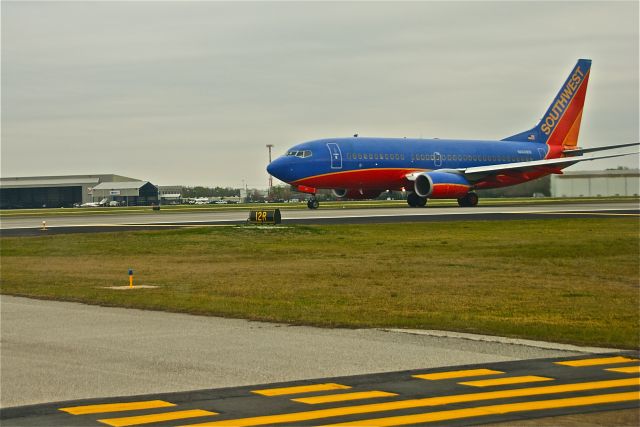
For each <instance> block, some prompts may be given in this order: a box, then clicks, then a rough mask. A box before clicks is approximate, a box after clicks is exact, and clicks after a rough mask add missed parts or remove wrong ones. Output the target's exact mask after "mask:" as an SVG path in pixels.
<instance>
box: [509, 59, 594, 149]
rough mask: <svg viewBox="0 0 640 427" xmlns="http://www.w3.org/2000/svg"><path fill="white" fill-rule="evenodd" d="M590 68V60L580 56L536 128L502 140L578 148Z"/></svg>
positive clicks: (561, 147) (562, 147)
mask: <svg viewBox="0 0 640 427" xmlns="http://www.w3.org/2000/svg"><path fill="white" fill-rule="evenodd" d="M590 69H591V60H590V59H579V60H578V63H577V64H576V66H575V67H574V68H573V70H572V71H571V73H570V74H569V77H568V78H567V80H566V81H565V82H564V84H563V85H562V87H561V88H560V92H558V94H557V95H556V97H555V98H554V99H553V102H551V105H550V106H549V108H548V109H547V112H546V113H545V114H544V116H542V120H540V122H539V123H538V124H537V125H536V127H534V128H533V129H530V130H528V131H526V132H522V133H519V134H516V135H513V136H510V137H508V138H505V139H503V141H529V142H540V143H543V144H547V145H548V146H550V148H551V147H552V146H556V147H555V148H560V149H561V150H563V149H571V148H575V147H576V146H577V145H578V133H579V132H580V121H581V120H582V109H583V107H584V98H585V96H586V94H587V84H588V83H589V70H590ZM554 151H555V150H554Z"/></svg>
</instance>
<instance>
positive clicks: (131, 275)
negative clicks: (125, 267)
mask: <svg viewBox="0 0 640 427" xmlns="http://www.w3.org/2000/svg"><path fill="white" fill-rule="evenodd" d="M129 287H130V288H133V270H132V269H129Z"/></svg>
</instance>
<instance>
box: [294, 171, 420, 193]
mask: <svg viewBox="0 0 640 427" xmlns="http://www.w3.org/2000/svg"><path fill="white" fill-rule="evenodd" d="M420 170H423V169H361V170H352V171H342V172H332V173H328V174H325V175H318V176H313V177H310V178H303V179H299V180H297V181H295V182H293V183H292V184H295V185H306V186H309V187H314V188H371V189H377V190H401V189H402V188H403V187H406V188H408V187H410V186H412V185H413V184H412V183H411V181H409V180H407V179H406V175H407V174H410V173H413V172H417V171H420Z"/></svg>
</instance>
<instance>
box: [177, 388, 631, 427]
mask: <svg viewBox="0 0 640 427" xmlns="http://www.w3.org/2000/svg"><path fill="white" fill-rule="evenodd" d="M637 384H638V378H625V379H621V380H607V381H593V382H587V383H577V384H562V385H553V386H545V387H532V388H520V389H514V390H500V391H488V392H482V393H470V394H459V395H453V396H438V397H427V398H423V399H411V400H401V401H395V402H384V403H371V404H368V405H356V406H345V407H340V408H331V409H318V410H315V411H305V412H294V413H289V414H279V415H265V416H260V417H250V418H239V419H235V420H224V421H213V422H207V423H202V424H193V425H191V426H188V427H196V426H197V427H205V426H234V427H244V426H261V425H272V424H278V423H297V422H298V423H299V422H302V421H309V420H318V419H321V418H330V417H339V416H343V415H355V414H366V413H371V412H383V411H395V410H398V409H410V408H421V407H425V406H439V405H449V404H454V403H464V402H475V401H479V400H491V399H504V398H510V397H524V396H536V395H545V394H554V393H569V392H574V391H583V390H599V389H605V388H613V387H628V386H634V385H637Z"/></svg>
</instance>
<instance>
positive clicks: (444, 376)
mask: <svg viewBox="0 0 640 427" xmlns="http://www.w3.org/2000/svg"><path fill="white" fill-rule="evenodd" d="M498 374H504V372H502V371H492V370H491V369H467V370H464V371H448V372H436V373H435V374H421V375H413V377H414V378H420V379H422V380H448V379H451V378H465V377H480V376H482V375H498Z"/></svg>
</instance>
